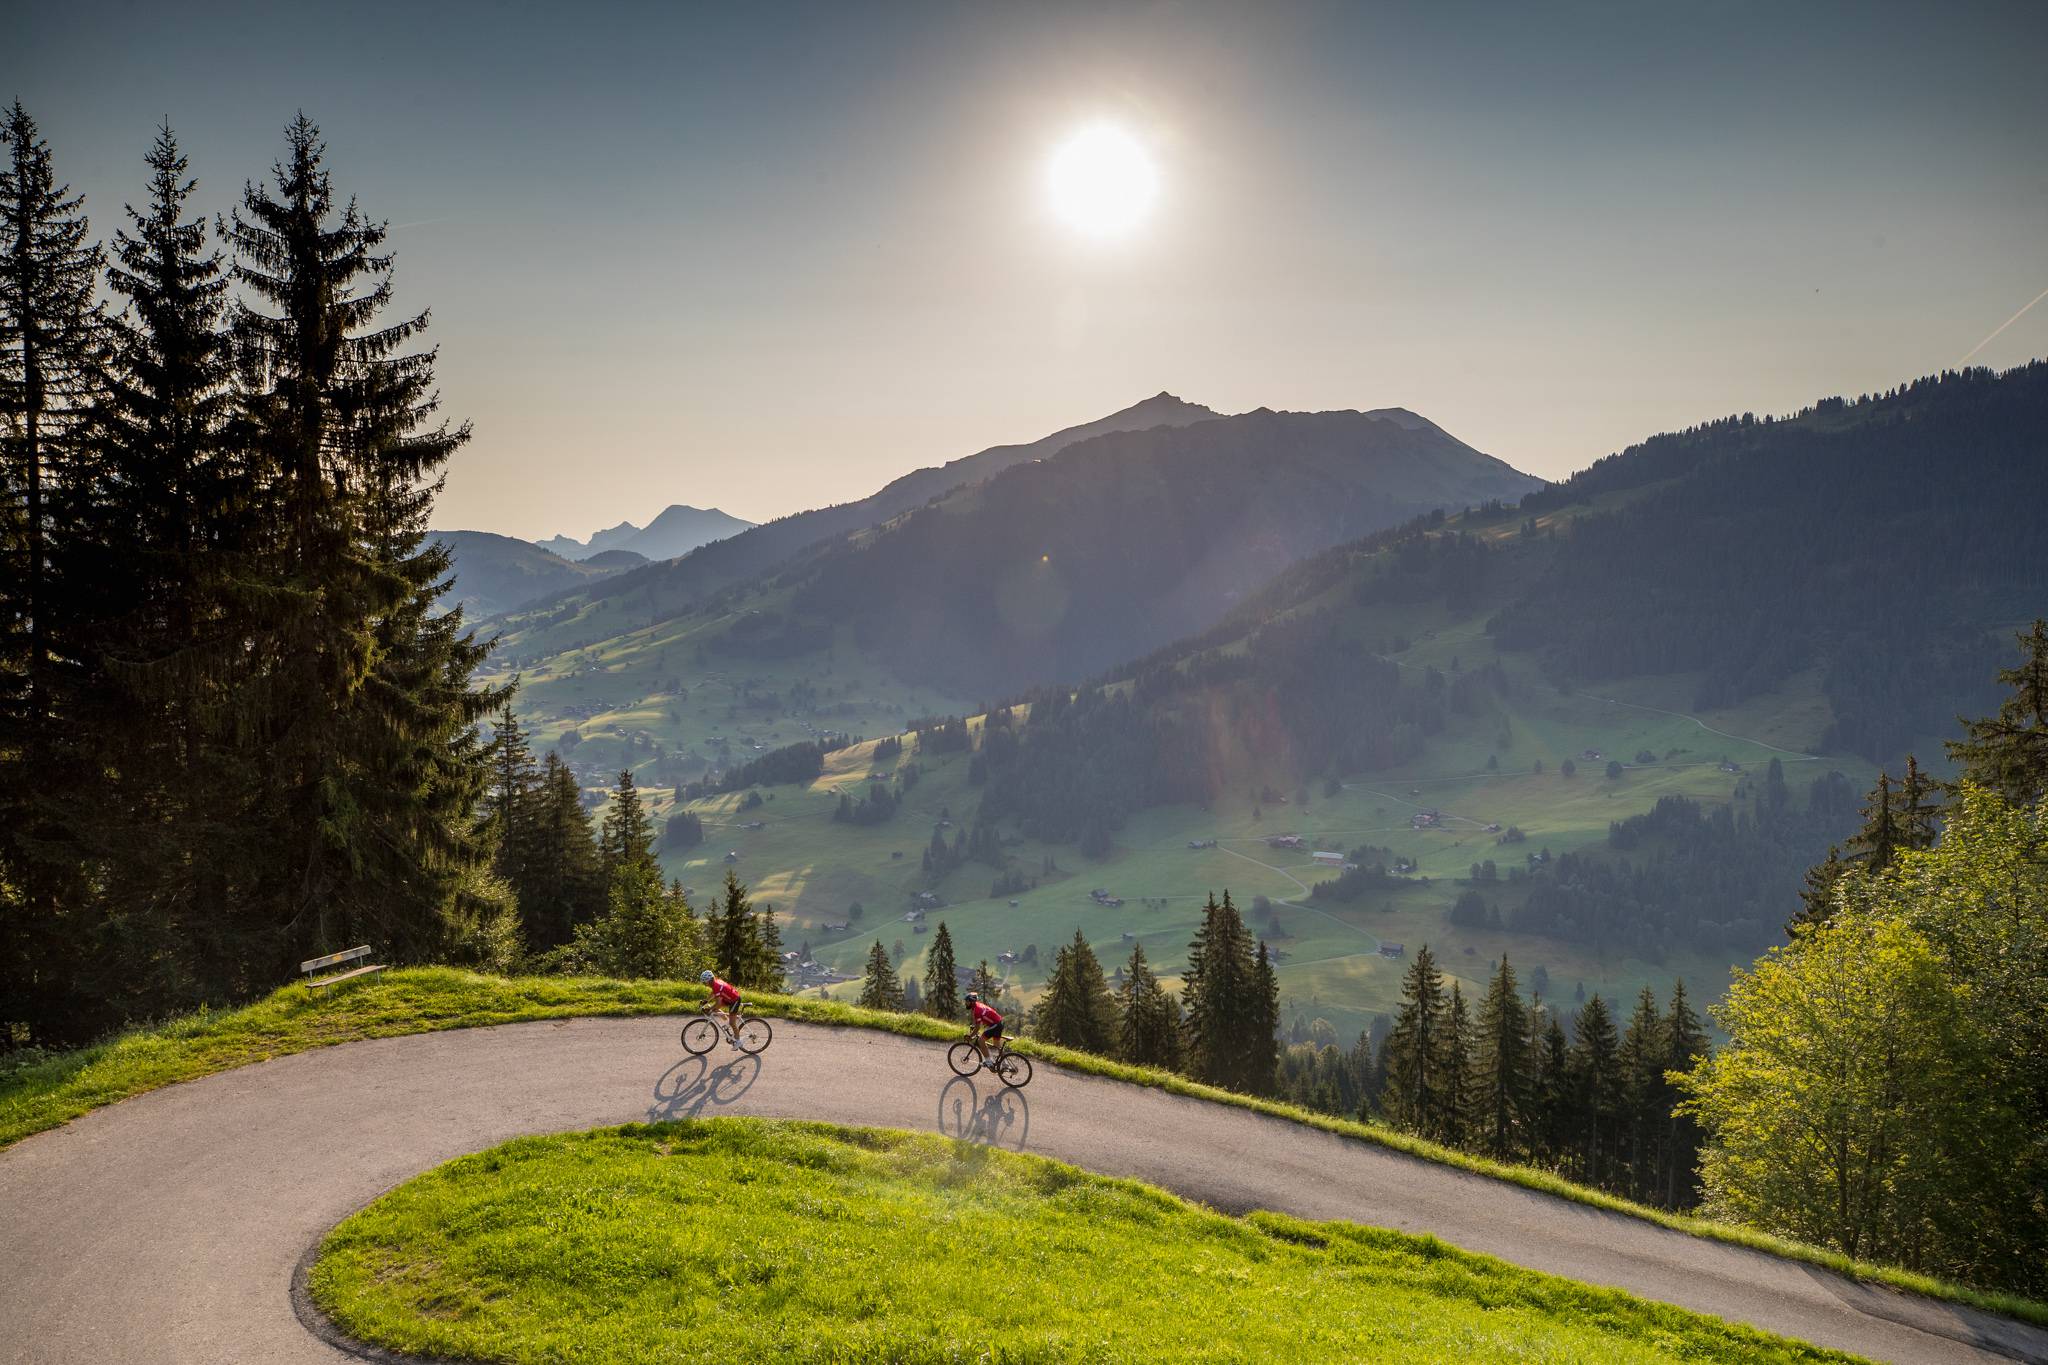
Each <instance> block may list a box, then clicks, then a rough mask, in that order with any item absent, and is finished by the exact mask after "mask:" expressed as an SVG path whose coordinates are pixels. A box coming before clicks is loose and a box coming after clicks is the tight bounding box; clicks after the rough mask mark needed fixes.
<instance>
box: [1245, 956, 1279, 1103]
mask: <svg viewBox="0 0 2048 1365" xmlns="http://www.w3.org/2000/svg"><path fill="white" fill-rule="evenodd" d="M1249 1004H1250V1007H1251V1008H1250V1016H1251V1017H1250V1022H1249V1026H1248V1027H1247V1028H1246V1029H1245V1038H1244V1048H1245V1060H1244V1089H1245V1090H1247V1091H1249V1092H1250V1093H1252V1094H1254V1095H1270V1094H1272V1093H1273V1084H1274V1080H1275V1071H1276V1068H1277V1066H1278V1064H1279V1060H1280V1056H1279V1039H1278V1035H1279V1032H1280V978H1279V977H1278V975H1276V974H1275V973H1274V971H1273V960H1272V956H1271V954H1269V953H1268V952H1267V951H1266V941H1265V940H1264V939H1260V940H1259V951H1258V957H1257V959H1256V961H1255V962H1254V963H1253V964H1252V993H1251V1000H1250V1002H1249Z"/></svg>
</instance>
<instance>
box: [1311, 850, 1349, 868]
mask: <svg viewBox="0 0 2048 1365" xmlns="http://www.w3.org/2000/svg"><path fill="white" fill-rule="evenodd" d="M1308 856H1309V858H1310V860H1311V861H1313V862H1315V863H1317V864H1318V865H1320V866H1322V867H1342V866H1344V855H1343V854H1341V853H1311V854H1309V855H1308Z"/></svg>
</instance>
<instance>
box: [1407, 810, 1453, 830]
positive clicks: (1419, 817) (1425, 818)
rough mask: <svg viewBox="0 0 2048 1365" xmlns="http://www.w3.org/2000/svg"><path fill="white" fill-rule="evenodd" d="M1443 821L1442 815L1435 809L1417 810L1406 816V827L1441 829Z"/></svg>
mask: <svg viewBox="0 0 2048 1365" xmlns="http://www.w3.org/2000/svg"><path fill="white" fill-rule="evenodd" d="M1443 822H1444V818H1443V816H1442V815H1441V814H1439V813H1438V812H1436V811H1433V810H1425V811H1417V812H1416V813H1415V814H1413V815H1411V816H1409V817H1408V828H1410V829H1441V828H1442V827H1443Z"/></svg>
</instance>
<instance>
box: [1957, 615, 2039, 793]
mask: <svg viewBox="0 0 2048 1365" xmlns="http://www.w3.org/2000/svg"><path fill="white" fill-rule="evenodd" d="M2015 638H2016V639H2018V641H2019V645H2020V650H2021V652H2022V655H2023V657H2022V658H2021V660H2020V663H2019V666H2018V667H2016V668H2008V669H2002V670H2000V672H1999V674H1998V680H1999V681H2000V682H2001V683H2004V684H2005V685H2006V686H2007V687H2010V688H2011V689H2012V695H2011V696H2009V697H2007V698H2006V699H2005V701H2004V702H2002V703H2000V705H1999V708H1998V712H1997V714H1996V715H1991V716H1986V717H1983V718H1982V719H1979V720H1965V721H1963V722H1962V726H1963V736H1964V737H1963V738H1962V739H1960V740H1952V741H1950V742H1949V744H1948V756H1949V758H1950V759H1951V760H1952V761H1953V762H1954V763H1955V765H1956V768H1957V770H1958V773H1959V775H1960V776H1961V777H1962V778H1964V779H1965V780H1968V781H1971V782H1974V783H1976V784H1977V785H1978V786H1980V787H1985V788H1988V789H1989V790H1991V791H1995V792H1997V793H1998V794H1999V795H2001V796H2003V797H2005V799H2006V800H2008V801H2010V802H2012V803H2013V804H2015V805H2030V804H2032V803H2034V802H2037V801H2040V800H2041V799H2042V798H2044V797H2048V620H2044V619H2041V618H2038V617H2037V618H2035V621H2034V628H2033V630H2032V631H2031V632H2029V633H2028V634H2026V635H2021V636H2017V637H2015Z"/></svg>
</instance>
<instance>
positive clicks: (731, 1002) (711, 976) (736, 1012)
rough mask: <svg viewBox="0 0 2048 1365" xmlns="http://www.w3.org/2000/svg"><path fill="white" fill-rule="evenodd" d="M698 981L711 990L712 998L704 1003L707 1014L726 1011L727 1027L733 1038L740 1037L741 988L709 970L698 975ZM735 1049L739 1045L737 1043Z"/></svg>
mask: <svg viewBox="0 0 2048 1365" xmlns="http://www.w3.org/2000/svg"><path fill="white" fill-rule="evenodd" d="M697 979H698V980H699V981H701V982H703V983H704V984H705V985H707V986H709V987H710V988H711V998H710V999H709V1000H707V1001H705V1002H704V1009H705V1012H706V1013H709V1012H710V1011H712V1010H718V1009H722V1010H724V1011H725V1026H726V1027H727V1028H728V1029H730V1030H731V1031H732V1036H733V1038H735V1039H736V1038H738V1037H739V1036H740V992H739V988H738V987H737V986H735V985H733V984H732V982H730V981H727V980H726V979H725V978H723V977H721V976H719V975H718V974H717V973H716V972H712V971H709V970H706V971H702V972H699V973H697ZM733 1046H734V1047H738V1046H739V1044H738V1043H737V1042H735V1043H734V1044H733Z"/></svg>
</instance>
